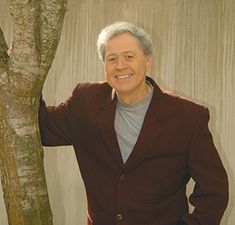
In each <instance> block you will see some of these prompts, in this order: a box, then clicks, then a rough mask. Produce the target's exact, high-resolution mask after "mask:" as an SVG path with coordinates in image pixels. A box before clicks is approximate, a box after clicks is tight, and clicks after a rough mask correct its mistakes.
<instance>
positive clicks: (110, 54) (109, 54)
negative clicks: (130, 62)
mask: <svg viewBox="0 0 235 225" xmlns="http://www.w3.org/2000/svg"><path fill="white" fill-rule="evenodd" d="M128 53H131V54H133V55H136V54H135V53H134V52H132V51H124V52H121V54H128ZM116 55H117V54H115V53H108V54H107V55H106V57H105V58H108V57H110V56H116Z"/></svg>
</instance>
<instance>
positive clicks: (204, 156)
mask: <svg viewBox="0 0 235 225" xmlns="http://www.w3.org/2000/svg"><path fill="white" fill-rule="evenodd" d="M200 114H201V115H200V117H197V118H200V122H199V121H197V126H196V129H195V132H194V134H193V138H192V142H191V147H190V149H189V152H188V168H189V173H190V176H191V177H192V179H193V180H194V181H195V186H194V190H193V193H192V194H191V195H190V197H189V201H190V203H191V204H192V205H193V206H194V207H195V209H194V211H193V212H192V214H188V215H185V216H183V221H182V222H183V223H184V222H185V223H186V224H188V225H219V224H220V220H221V218H222V216H223V213H224V211H225V209H226V206H227V203H228V179H227V174H226V171H225V169H224V167H223V164H222V162H221V159H220V157H219V154H218V152H217V150H216V148H215V146H214V143H213V138H212V135H211V133H210V131H209V128H208V121H209V111H208V109H203V111H202V113H200Z"/></svg>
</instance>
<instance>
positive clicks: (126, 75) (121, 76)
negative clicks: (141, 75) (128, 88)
mask: <svg viewBox="0 0 235 225" xmlns="http://www.w3.org/2000/svg"><path fill="white" fill-rule="evenodd" d="M132 75H133V74H121V75H115V76H114V77H115V78H116V79H118V80H122V79H128V78H130V77H131V76H132Z"/></svg>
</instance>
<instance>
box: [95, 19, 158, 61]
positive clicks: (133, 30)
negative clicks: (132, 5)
mask: <svg viewBox="0 0 235 225" xmlns="http://www.w3.org/2000/svg"><path fill="white" fill-rule="evenodd" d="M123 33H129V34H131V35H132V36H133V37H135V38H137V39H138V41H139V44H140V47H141V48H142V50H143V52H144V54H145V55H149V54H152V52H153V43H152V40H151V37H150V35H149V34H148V33H147V32H146V31H145V30H143V29H142V28H140V27H138V26H136V25H134V24H132V23H128V22H122V21H121V22H116V23H113V24H110V25H109V26H107V27H105V28H104V29H103V30H101V32H100V33H99V36H98V39H97V51H98V54H99V58H100V59H101V60H102V61H104V59H105V44H106V43H107V42H108V41H109V40H110V39H111V38H113V37H115V36H118V35H120V34H123Z"/></svg>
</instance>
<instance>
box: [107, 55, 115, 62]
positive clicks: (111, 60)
mask: <svg viewBox="0 0 235 225" xmlns="http://www.w3.org/2000/svg"><path fill="white" fill-rule="evenodd" d="M115 60H116V57H114V56H110V57H108V58H107V59H106V61H107V62H110V63H112V62H115Z"/></svg>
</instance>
